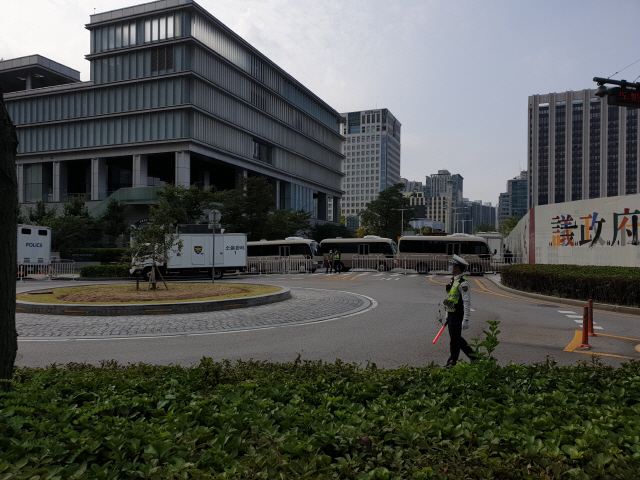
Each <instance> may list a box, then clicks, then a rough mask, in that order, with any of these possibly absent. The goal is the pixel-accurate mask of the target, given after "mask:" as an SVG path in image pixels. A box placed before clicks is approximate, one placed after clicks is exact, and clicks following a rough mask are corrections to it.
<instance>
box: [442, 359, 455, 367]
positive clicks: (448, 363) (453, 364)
mask: <svg viewBox="0 0 640 480" xmlns="http://www.w3.org/2000/svg"><path fill="white" fill-rule="evenodd" d="M456 363H457V362H454V361H453V360H447V364H446V365H445V366H444V368H451V367H455V366H456Z"/></svg>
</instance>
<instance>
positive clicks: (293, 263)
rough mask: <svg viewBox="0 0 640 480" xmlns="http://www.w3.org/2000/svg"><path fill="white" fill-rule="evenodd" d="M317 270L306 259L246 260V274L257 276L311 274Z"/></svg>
mask: <svg viewBox="0 0 640 480" xmlns="http://www.w3.org/2000/svg"><path fill="white" fill-rule="evenodd" d="M316 268H319V267H318V265H317V263H316V264H315V266H314V261H313V260H310V259H307V258H287V257H282V258H279V259H273V258H272V259H268V258H266V257H264V258H263V257H254V258H249V259H247V270H246V271H247V273H256V274H258V275H262V274H268V273H312V272H313V271H314V270H315V269H316Z"/></svg>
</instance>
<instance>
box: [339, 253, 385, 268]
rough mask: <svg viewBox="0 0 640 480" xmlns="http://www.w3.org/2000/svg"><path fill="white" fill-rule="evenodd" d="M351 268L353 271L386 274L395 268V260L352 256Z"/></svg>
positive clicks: (381, 257)
mask: <svg viewBox="0 0 640 480" xmlns="http://www.w3.org/2000/svg"><path fill="white" fill-rule="evenodd" d="M343 263H344V262H343ZM351 268H352V269H354V270H378V271H380V272H386V271H389V270H393V269H394V268H395V259H394V258H387V257H383V256H380V257H371V256H359V255H354V256H353V257H352V258H351Z"/></svg>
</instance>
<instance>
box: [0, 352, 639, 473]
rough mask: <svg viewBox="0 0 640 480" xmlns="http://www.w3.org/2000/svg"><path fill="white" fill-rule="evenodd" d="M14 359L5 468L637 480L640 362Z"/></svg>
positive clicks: (1, 441) (1, 431)
mask: <svg viewBox="0 0 640 480" xmlns="http://www.w3.org/2000/svg"><path fill="white" fill-rule="evenodd" d="M593 360H594V363H592V364H586V363H583V364H579V365H576V366H574V367H557V366H555V365H554V363H553V361H551V362H548V363H546V364H540V365H530V366H523V365H515V364H510V365H507V366H505V367H498V366H495V365H491V364H490V363H488V362H478V363H475V364H467V363H461V364H459V365H457V366H456V367H454V368H452V369H451V370H445V369H442V368H440V367H436V366H433V365H431V366H427V367H423V368H410V367H403V368H399V369H395V370H380V369H377V368H376V367H375V365H369V366H367V368H359V367H358V366H357V365H349V364H344V363H342V362H340V361H337V362H336V363H334V364H325V363H323V362H305V361H296V362H292V363H287V364H272V363H267V362H238V363H234V364H232V363H230V362H224V363H216V362H213V361H212V360H211V359H206V358H205V359H203V360H202V362H201V363H200V365H198V366H193V367H179V366H152V365H128V366H125V365H119V364H117V363H115V362H107V363H105V364H103V366H102V367H94V366H90V365H85V364H69V365H68V366H67V367H66V368H62V367H61V366H58V367H56V366H55V365H54V366H53V367H49V368H47V369H31V368H17V369H16V370H15V374H14V381H13V384H12V387H13V391H12V392H11V393H5V394H2V393H0V478H2V479H25V480H27V479H31V478H39V479H54V478H60V479H71V478H76V479H93V478H96V479H116V478H149V479H156V478H157V479H179V478H194V479H195V478H198V479H212V480H231V479H238V480H240V479H271V478H274V479H275V478H278V479H300V480H301V479H316V480H317V479H350V480H374V479H377V480H395V479H414V480H420V479H456V480H458V479H520V478H522V479H531V480H533V479H552V478H554V479H580V480H587V479H612V480H613V479H620V480H622V479H637V478H638V475H637V474H638V472H639V471H640V442H639V441H638V438H640V362H630V363H627V364H623V365H622V366H621V367H619V368H613V367H607V366H603V365H602V364H599V363H597V362H596V361H597V358H594V359H593Z"/></svg>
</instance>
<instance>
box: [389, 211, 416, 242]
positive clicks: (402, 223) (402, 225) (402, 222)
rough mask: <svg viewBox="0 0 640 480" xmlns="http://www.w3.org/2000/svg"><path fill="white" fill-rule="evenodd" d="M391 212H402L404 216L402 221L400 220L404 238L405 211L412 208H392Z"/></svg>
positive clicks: (401, 232) (401, 233)
mask: <svg viewBox="0 0 640 480" xmlns="http://www.w3.org/2000/svg"><path fill="white" fill-rule="evenodd" d="M391 210H396V211H400V212H402V215H401V216H400V218H401V220H400V236H402V235H403V234H404V211H405V210H412V209H411V208H392V209H391Z"/></svg>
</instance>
